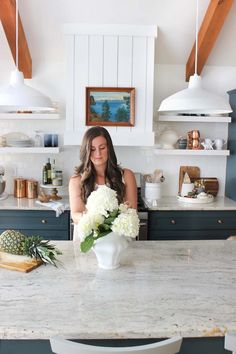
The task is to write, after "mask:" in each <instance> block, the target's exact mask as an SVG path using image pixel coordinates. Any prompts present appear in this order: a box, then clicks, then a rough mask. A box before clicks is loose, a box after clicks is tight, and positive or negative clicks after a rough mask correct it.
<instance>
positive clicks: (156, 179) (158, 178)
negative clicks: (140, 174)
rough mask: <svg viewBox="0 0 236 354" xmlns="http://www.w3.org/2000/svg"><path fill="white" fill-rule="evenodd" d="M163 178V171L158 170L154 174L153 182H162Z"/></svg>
mask: <svg viewBox="0 0 236 354" xmlns="http://www.w3.org/2000/svg"><path fill="white" fill-rule="evenodd" d="M162 177H163V171H162V170H160V169H156V170H155V171H154V172H153V181H152V182H161V178H162Z"/></svg>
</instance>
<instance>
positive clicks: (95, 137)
mask: <svg viewBox="0 0 236 354" xmlns="http://www.w3.org/2000/svg"><path fill="white" fill-rule="evenodd" d="M80 160H81V164H80V166H79V167H77V168H76V173H75V175H74V176H72V177H71V179H70V183H69V196H70V209H71V217H72V219H73V221H74V223H75V224H77V223H78V221H79V219H80V217H81V215H82V213H83V212H84V211H85V204H86V201H87V198H88V196H89V195H90V193H91V192H92V191H94V190H95V189H96V188H97V186H99V185H104V184H106V185H107V186H109V187H110V188H112V189H114V190H115V191H116V192H117V198H118V200H119V203H124V202H126V203H127V204H128V205H129V206H130V207H132V208H135V209H137V186H136V181H135V177H134V174H133V172H132V171H131V170H128V169H126V168H124V169H121V168H120V167H119V166H118V164H117V158H116V154H115V151H114V147H113V144H112V140H111V137H110V135H109V133H108V131H107V130H106V129H105V128H103V127H100V126H96V127H92V128H90V129H88V130H87V131H86V133H85V135H84V138H83V141H82V145H81V149H80Z"/></svg>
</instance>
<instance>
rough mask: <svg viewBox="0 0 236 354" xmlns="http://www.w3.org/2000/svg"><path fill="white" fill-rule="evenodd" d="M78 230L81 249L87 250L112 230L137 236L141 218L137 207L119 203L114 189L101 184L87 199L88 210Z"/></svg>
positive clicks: (129, 235)
mask: <svg viewBox="0 0 236 354" xmlns="http://www.w3.org/2000/svg"><path fill="white" fill-rule="evenodd" d="M78 231H79V235H80V238H81V243H80V250H81V251H82V252H87V251H89V250H90V249H91V247H92V246H93V244H94V242H95V241H96V240H97V239H98V238H100V237H104V236H106V235H108V234H109V233H110V232H114V233H116V234H117V235H120V236H126V237H132V238H135V237H136V236H137V235H138V232H139V218H138V214H137V211H136V210H135V209H132V208H129V207H128V206H127V205H126V204H120V205H119V204H118V200H117V194H116V192H115V191H114V190H113V189H111V188H109V187H107V186H100V187H99V188H98V189H97V190H96V191H94V192H92V193H91V194H90V196H89V197H88V199H87V204H86V212H84V214H83V216H82V218H81V219H80V221H79V223H78Z"/></svg>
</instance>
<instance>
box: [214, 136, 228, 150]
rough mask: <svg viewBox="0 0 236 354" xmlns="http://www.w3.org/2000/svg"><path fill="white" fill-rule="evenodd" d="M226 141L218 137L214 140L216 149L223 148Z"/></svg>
mask: <svg viewBox="0 0 236 354" xmlns="http://www.w3.org/2000/svg"><path fill="white" fill-rule="evenodd" d="M225 143H226V141H225V140H224V139H220V138H217V139H215V140H214V143H213V144H214V145H215V147H216V150H222V149H223V146H224V144H225Z"/></svg>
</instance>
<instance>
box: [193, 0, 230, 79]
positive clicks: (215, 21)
mask: <svg viewBox="0 0 236 354" xmlns="http://www.w3.org/2000/svg"><path fill="white" fill-rule="evenodd" d="M232 3H233V0H211V1H210V3H209V6H208V9H207V11H206V14H205V17H204V19H203V21H202V24H201V27H200V30H199V32H198V58H197V62H198V65H197V66H198V67H197V73H198V75H200V74H201V72H202V69H203V67H204V65H205V63H206V61H207V58H208V56H209V54H210V52H211V50H212V48H213V46H214V44H215V41H216V39H217V36H218V34H219V32H220V30H221V28H222V27H223V24H224V22H225V19H226V16H227V15H228V12H229V10H230V8H231V6H232ZM194 69H195V42H194V45H193V48H192V51H191V53H190V56H189V58H188V61H187V64H186V81H189V78H190V76H191V75H193V74H194V72H195V70H194Z"/></svg>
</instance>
